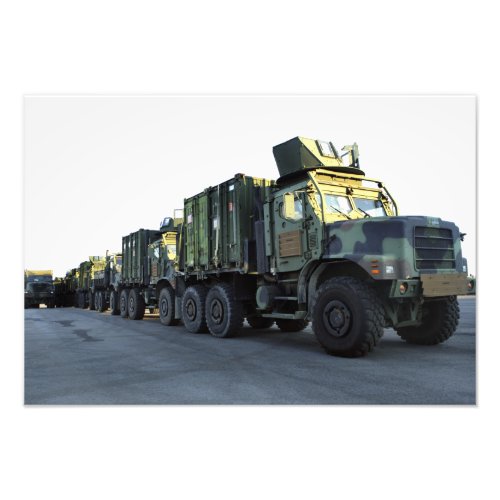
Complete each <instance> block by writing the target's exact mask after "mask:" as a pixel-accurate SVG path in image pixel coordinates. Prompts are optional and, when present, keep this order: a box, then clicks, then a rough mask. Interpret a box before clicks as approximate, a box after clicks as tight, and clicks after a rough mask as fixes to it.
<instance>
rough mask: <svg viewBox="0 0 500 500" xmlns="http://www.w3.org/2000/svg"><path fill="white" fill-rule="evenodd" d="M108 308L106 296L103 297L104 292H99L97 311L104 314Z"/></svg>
mask: <svg viewBox="0 0 500 500" xmlns="http://www.w3.org/2000/svg"><path fill="white" fill-rule="evenodd" d="M107 308H108V306H107V304H106V295H105V292H99V308H98V311H99V312H101V313H102V312H104V311H106V310H107Z"/></svg>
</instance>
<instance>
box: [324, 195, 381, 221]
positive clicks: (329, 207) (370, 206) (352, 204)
mask: <svg viewBox="0 0 500 500" xmlns="http://www.w3.org/2000/svg"><path fill="white" fill-rule="evenodd" d="M315 196H316V202H317V204H318V206H319V207H321V195H320V194H319V193H316V195H315ZM324 200H325V207H324V210H325V216H329V215H337V216H338V215H345V216H346V217H347V218H348V219H351V218H358V217H360V214H359V212H361V213H362V214H363V216H364V217H384V216H386V215H387V212H386V210H385V208H384V205H383V203H382V201H381V200H379V199H374V198H359V197H357V196H352V195H342V194H333V193H324ZM356 209H358V210H357V211H356Z"/></svg>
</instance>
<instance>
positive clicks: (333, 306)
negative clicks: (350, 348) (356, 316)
mask: <svg viewBox="0 0 500 500" xmlns="http://www.w3.org/2000/svg"><path fill="white" fill-rule="evenodd" d="M323 323H324V325H325V327H326V331H327V332H328V333H329V334H330V335H332V336H333V337H344V336H345V335H347V334H348V333H349V330H350V328H351V311H350V310H349V308H348V307H347V306H346V305H345V304H344V303H343V302H341V301H340V300H331V301H330V302H328V304H326V307H325V309H324V311H323Z"/></svg>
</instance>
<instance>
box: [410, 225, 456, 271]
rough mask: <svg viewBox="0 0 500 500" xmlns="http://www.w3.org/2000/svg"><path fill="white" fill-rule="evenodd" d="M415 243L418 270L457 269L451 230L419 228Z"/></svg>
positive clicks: (416, 230)
mask: <svg viewBox="0 0 500 500" xmlns="http://www.w3.org/2000/svg"><path fill="white" fill-rule="evenodd" d="M414 243H415V267H416V268H417V269H419V270H420V269H455V251H454V248H453V235H452V232H451V229H444V228H438V227H423V226H417V227H415V242H414Z"/></svg>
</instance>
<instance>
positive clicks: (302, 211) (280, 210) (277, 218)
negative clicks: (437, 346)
mask: <svg viewBox="0 0 500 500" xmlns="http://www.w3.org/2000/svg"><path fill="white" fill-rule="evenodd" d="M342 151H344V152H345V153H344V154H343V155H341V154H339V153H338V152H337V150H336V149H335V147H334V145H333V143H331V142H329V141H316V140H312V139H305V138H302V137H296V138H294V139H292V140H290V141H288V142H286V143H283V144H280V145H278V146H275V148H274V149H273V152H274V156H275V159H276V163H277V165H278V169H279V171H280V175H281V177H280V178H279V179H278V180H277V181H276V189H274V190H273V191H272V194H271V195H270V196H269V198H268V199H267V200H266V203H265V206H264V214H265V225H266V227H268V228H269V230H268V231H266V232H265V236H266V238H265V247H266V257H267V258H268V259H269V272H268V273H266V274H265V275H264V276H263V277H262V279H260V280H259V287H258V289H257V296H256V301H257V306H258V307H257V310H258V312H259V313H260V314H261V315H262V317H264V318H275V319H278V320H279V319H281V321H282V322H283V321H285V322H287V323H288V324H289V325H293V324H296V325H297V329H298V328H299V326H300V325H304V324H305V322H307V321H309V320H312V322H313V330H314V332H315V333H316V336H317V337H318V340H319V341H320V343H321V344H322V345H323V347H324V348H325V349H326V350H327V352H330V353H332V354H340V355H362V354H364V353H365V352H367V351H368V350H371V349H372V348H373V346H374V345H375V344H376V343H377V342H378V340H379V338H380V337H381V336H382V333H383V327H389V326H391V327H393V328H395V330H396V331H397V332H398V334H400V336H401V337H403V338H404V339H405V340H407V341H409V342H414V343H438V342H441V341H443V340H446V338H448V337H449V336H450V335H451V334H452V333H453V331H454V329H455V327H456V324H457V322H458V305H457V302H456V295H457V294H462V293H466V291H467V283H466V269H465V267H466V264H465V259H463V258H462V252H461V245H460V241H461V238H462V235H461V233H460V232H459V229H458V227H457V226H456V225H455V224H454V223H452V222H448V221H443V220H441V219H439V218H436V217H428V216H420V215H416V216H401V215H398V208H397V204H396V202H395V200H394V198H393V197H392V196H391V194H390V193H389V191H388V190H387V188H386V187H385V186H384V184H383V183H382V182H381V181H378V180H376V179H371V178H368V177H366V176H365V174H364V172H363V171H362V170H361V169H360V167H359V150H358V147H357V145H356V144H353V145H352V146H346V147H344V148H343V149H342ZM325 301H326V302H325ZM356 310H357V311H363V310H365V311H366V310H371V311H374V313H373V314H370V315H368V316H369V317H368V316H367V314H363V313H362V312H358V313H357V314H355V313H354V311H356ZM374 318H378V320H377V321H375V319H374ZM431 323H432V324H434V325H436V324H439V326H437V327H431ZM361 330H362V331H364V332H370V333H365V334H362V333H360V332H361ZM353 339H355V340H353ZM356 339H357V340H356Z"/></svg>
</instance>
